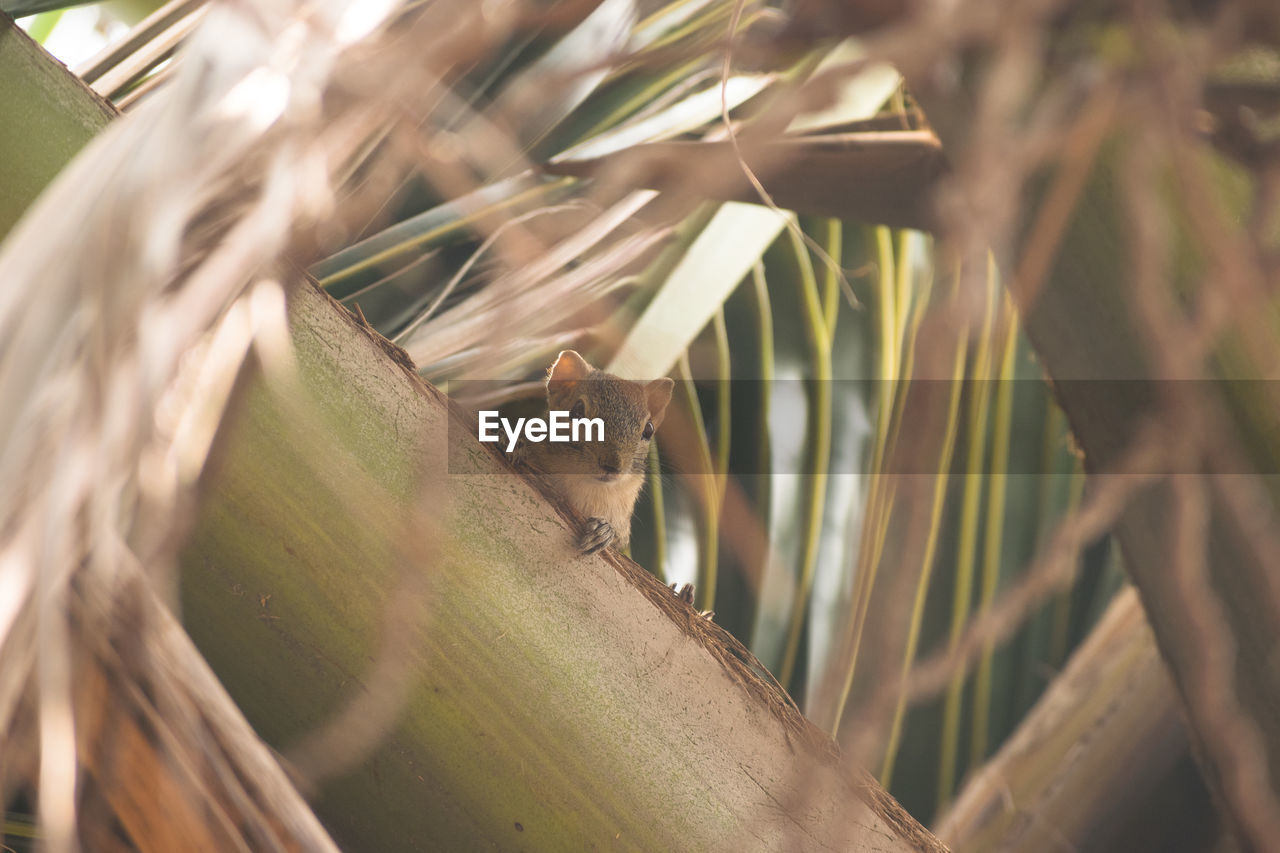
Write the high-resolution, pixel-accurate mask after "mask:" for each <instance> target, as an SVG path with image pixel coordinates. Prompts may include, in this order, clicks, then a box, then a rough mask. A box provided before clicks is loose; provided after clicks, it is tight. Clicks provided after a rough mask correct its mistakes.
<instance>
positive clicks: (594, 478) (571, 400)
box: [515, 350, 675, 554]
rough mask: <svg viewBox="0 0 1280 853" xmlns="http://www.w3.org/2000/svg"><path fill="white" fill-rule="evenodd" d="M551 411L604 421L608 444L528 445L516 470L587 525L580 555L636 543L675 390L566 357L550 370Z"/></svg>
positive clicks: (666, 383) (573, 356)
mask: <svg viewBox="0 0 1280 853" xmlns="http://www.w3.org/2000/svg"><path fill="white" fill-rule="evenodd" d="M546 386H547V411H548V412H553V411H567V412H569V417H570V418H571V419H573V420H578V419H581V418H599V419H600V420H601V421H603V423H604V435H603V439H602V440H597V441H578V442H554V443H553V442H550V441H545V442H537V443H535V442H530V441H524V442H522V443H521V444H520V445H519V446H518V447H517V448H516V451H515V458H516V461H517V463H518V464H520V465H523V466H524V467H527V468H528V469H529V470H530V471H532V472H533V473H535V474H537V475H538V479H539V480H540V481H541V482H542V483H543V484H544V485H545V486H546V488H548V489H549V490H550V491H552V492H554V493H555V494H557V495H559V496H560V497H561V498H563V499H564V500H565V501H567V502H568V503H569V504H570V505H571V506H572V507H573V508H574V509H576V510H577V511H578V512H579V513H581V514H582V516H583V517H585V518H586V519H587V525H586V528H585V529H584V530H583V531H582V533H581V535H580V537H579V540H578V548H579V550H580V551H581V552H582V553H584V554H594V553H595V552H597V551H599V550H601V549H603V548H606V547H608V546H610V545H612V546H614V547H616V548H618V549H624V548H626V547H627V545H628V544H629V543H630V541H631V513H632V511H633V510H634V509H635V505H636V499H637V498H638V497H639V496H640V490H641V488H643V486H644V478H645V473H646V471H647V466H648V456H649V442H650V441H651V440H652V439H653V435H654V432H655V431H656V430H657V429H658V427H659V426H660V425H661V424H662V419H663V416H664V415H665V414H666V411H667V404H668V403H670V402H671V393H672V390H673V389H674V387H675V383H674V382H672V381H671V380H670V379H667V378H663V379H655V380H653V381H652V382H633V381H631V380H628V379H623V378H621V377H618V376H614V375H613V374H611V373H606V372H604V371H603V370H597V369H596V368H594V367H592V366H591V365H590V364H588V363H587V362H586V360H585V359H584V358H583V357H582V356H580V355H578V353H576V352H574V351H573V350H565V351H564V352H562V353H560V355H559V356H558V357H557V358H556V360H555V363H554V364H552V365H551V369H550V370H548V371H547V382H546Z"/></svg>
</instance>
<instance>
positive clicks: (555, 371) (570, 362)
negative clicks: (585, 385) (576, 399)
mask: <svg viewBox="0 0 1280 853" xmlns="http://www.w3.org/2000/svg"><path fill="white" fill-rule="evenodd" d="M591 369H592V368H591V365H589V364H587V361H586V359H584V358H583V357H582V356H580V355H578V354H577V353H576V352H574V351H573V350H571V349H567V350H565V351H564V352H562V353H560V355H559V356H557V357H556V363H555V364H553V365H551V369H550V370H549V371H547V384H548V385H550V384H551V383H552V382H568V383H574V382H577V381H578V380H579V379H586V378H587V374H589V373H590V372H591Z"/></svg>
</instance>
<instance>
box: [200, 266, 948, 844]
mask: <svg viewBox="0 0 1280 853" xmlns="http://www.w3.org/2000/svg"><path fill="white" fill-rule="evenodd" d="M290 314H291V318H292V325H293V339H294V344H295V348H296V353H297V364H298V368H299V369H298V373H297V378H298V381H297V382H296V383H295V384H294V385H293V386H292V387H293V389H294V390H293V391H292V392H289V393H281V392H280V391H279V390H278V383H277V384H276V385H273V386H268V384H267V383H265V382H263V381H261V380H260V379H249V380H248V387H247V388H246V389H245V393H244V396H243V399H242V403H241V406H240V410H239V413H238V415H236V416H235V417H233V418H232V420H231V425H230V426H228V427H224V430H225V434H224V435H222V436H221V437H220V439H219V443H220V449H219V450H218V451H217V457H218V461H217V462H216V463H215V464H214V465H213V467H212V469H211V471H210V473H209V474H208V475H207V477H206V481H205V483H204V488H205V489H206V497H205V500H204V502H203V508H202V510H201V514H200V519H199V522H198V524H197V527H196V530H195V532H194V534H193V536H192V537H191V540H190V543H189V544H188V546H187V549H186V552H185V557H184V561H183V563H184V566H183V572H182V583H183V591H182V607H183V615H184V622H185V624H186V626H187V628H188V631H189V632H190V634H191V636H192V638H193V639H194V640H195V642H196V644H197V646H198V647H199V648H200V649H201V651H202V652H203V653H204V655H205V656H206V658H207V659H208V660H209V662H210V663H211V665H212V666H213V668H214V670H215V671H216V672H217V673H218V675H219V677H220V678H221V680H222V682H223V684H224V685H226V687H227V689H228V691H229V692H230V693H231V695H232V696H233V697H234V698H235V699H236V702H237V703H238V704H239V706H240V707H241V708H242V709H243V710H244V712H245V714H246V715H247V716H248V718H249V719H250V721H251V722H252V723H253V725H254V726H255V728H256V729H257V731H258V732H259V733H260V734H261V735H262V736H263V737H264V738H265V739H266V740H267V741H268V743H271V744H273V745H274V746H275V747H277V748H278V749H282V750H285V751H286V755H287V757H288V758H289V759H290V760H291V761H292V762H293V764H294V766H295V767H297V768H298V769H299V770H301V771H302V772H303V775H305V776H311V777H315V776H324V775H326V774H330V773H334V774H335V775H333V776H332V778H330V779H329V780H328V781H326V782H324V783H323V785H322V786H321V788H320V790H319V793H318V799H317V800H316V802H315V808H316V811H317V813H318V814H319V816H320V817H321V819H322V820H323V821H324V822H325V824H326V825H327V826H328V827H329V828H330V830H331V831H332V832H333V833H334V834H335V836H336V837H337V838H338V840H339V842H340V843H341V844H343V845H344V846H345V847H347V848H349V849H371V850H374V849H376V850H393V849H405V850H410V849H423V848H424V845H425V846H429V847H436V848H439V849H477V848H483V849H524V850H559V849H592V848H603V847H607V848H610V849H647V850H662V849H699V850H730V849H741V848H744V847H745V848H750V849H787V850H796V849H831V850H881V851H883V850H903V851H905V850H931V851H936V850H943V849H945V848H943V847H942V846H941V845H940V844H939V843H938V842H937V841H936V840H934V839H933V837H932V836H931V835H929V834H928V833H927V832H926V831H925V830H923V829H922V828H921V827H920V826H919V825H918V824H917V823H916V822H915V821H914V820H913V819H912V818H910V817H909V816H908V815H907V814H906V813H905V812H903V811H902V810H901V809H900V807H899V806H898V805H897V804H896V803H895V802H893V801H892V799H891V798H889V797H888V795H887V794H885V793H884V792H883V791H882V790H881V789H880V788H879V787H878V786H877V785H876V784H875V783H874V781H872V780H871V779H870V777H868V776H866V775H864V774H863V773H861V772H860V771H857V770H854V769H852V768H849V767H848V766H846V765H844V764H842V763H841V762H840V761H839V759H838V758H837V756H836V755H835V754H834V750H833V746H832V744H831V742H830V741H829V740H828V739H827V738H826V736H825V735H823V734H822V733H820V732H818V731H817V730H816V729H814V728H813V727H812V726H811V725H810V724H809V723H808V722H807V721H806V720H804V718H803V717H801V716H800V715H799V713H798V712H797V711H796V710H795V709H794V707H793V706H792V705H790V704H789V703H788V702H787V701H786V700H785V698H784V697H783V695H782V694H781V693H780V692H779V691H778V690H776V689H775V688H774V687H772V686H770V685H769V684H768V683H766V682H765V681H764V680H762V679H761V678H760V677H759V676H758V675H757V673H756V672H754V671H753V669H752V665H751V662H750V661H751V658H750V656H749V653H747V652H746V651H745V650H744V649H743V648H742V647H741V646H739V645H738V644H737V643H736V641H734V640H733V639H732V638H731V637H730V636H729V635H728V634H727V633H725V632H724V631H723V630H721V629H720V628H719V627H718V626H716V625H714V624H713V623H711V622H708V621H706V620H704V619H702V618H701V617H699V616H698V615H697V614H696V613H694V611H693V610H692V609H691V608H689V607H687V606H686V605H685V604H684V603H683V602H681V601H679V600H678V599H677V598H676V597H675V596H673V595H672V594H671V592H670V590H668V589H667V588H666V587H665V586H663V585H662V584H661V583H660V582H658V581H657V580H656V579H654V578H653V577H652V576H651V575H649V574H648V573H647V572H645V571H644V570H643V569H641V568H639V567H638V566H636V565H635V564H634V563H632V562H631V561H630V560H627V559H626V558H625V557H622V556H619V555H617V554H614V553H608V554H607V555H605V556H598V557H580V556H578V555H577V554H576V552H575V549H574V547H573V542H574V538H573V536H572V535H571V533H570V528H569V526H568V525H567V524H566V522H567V520H568V518H567V516H566V515H565V514H564V513H563V511H561V512H557V510H556V509H555V508H553V507H552V506H551V505H550V504H549V503H547V501H545V500H544V499H543V498H542V497H541V496H540V495H539V493H538V492H537V491H536V490H535V489H534V488H533V487H532V486H530V485H529V484H528V483H527V482H525V481H524V480H523V479H521V478H520V477H519V476H517V475H515V474H514V473H512V472H511V471H510V469H509V468H508V467H507V466H506V464H505V462H503V460H501V459H499V458H498V457H497V456H496V455H494V454H492V453H491V452H489V451H488V450H487V449H486V448H484V447H483V446H482V445H480V444H479V443H478V442H477V441H476V440H475V437H474V433H473V431H472V429H471V427H470V426H469V425H468V424H467V423H465V421H463V420H462V419H461V418H460V416H459V415H458V414H457V413H455V412H451V410H450V406H449V402H448V400H447V399H446V398H445V397H444V396H443V395H442V394H441V393H440V392H439V391H437V390H436V389H434V388H432V387H429V386H428V385H426V384H425V383H424V382H422V380H421V379H420V378H418V377H417V376H416V375H415V374H413V373H412V371H410V370H408V369H406V368H405V366H404V365H403V363H401V364H397V363H396V360H395V359H394V358H393V357H389V352H390V353H391V355H394V354H395V352H394V349H393V348H391V347H390V345H387V344H385V342H382V341H381V340H380V339H378V338H376V336H375V335H374V334H373V333H372V332H370V331H368V330H367V329H366V328H365V327H363V326H361V325H360V324H359V323H358V322H356V321H355V320H354V319H352V318H351V317H350V315H349V314H347V312H346V311H345V310H344V309H341V308H339V307H338V306H337V305H336V303H333V302H332V301H331V300H329V299H328V297H326V296H324V295H322V294H320V293H319V292H318V291H316V290H314V289H313V288H312V287H311V286H310V285H308V284H305V283H304V284H301V285H299V286H297V287H294V288H293V289H292V291H291V307H290ZM366 747H367V749H366ZM365 753H367V754H365ZM344 765H346V766H345V767H344Z"/></svg>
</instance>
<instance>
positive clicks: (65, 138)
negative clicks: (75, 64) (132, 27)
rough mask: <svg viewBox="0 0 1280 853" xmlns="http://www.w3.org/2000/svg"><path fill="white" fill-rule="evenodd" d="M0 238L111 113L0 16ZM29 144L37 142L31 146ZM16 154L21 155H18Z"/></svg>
mask: <svg viewBox="0 0 1280 853" xmlns="http://www.w3.org/2000/svg"><path fill="white" fill-rule="evenodd" d="M0 80H5V81H9V83H10V84H12V85H4V86H0V115H2V116H4V121H0V152H11V153H13V154H14V156H0V187H3V188H4V191H3V192H0V238H3V237H4V235H5V234H6V233H8V231H9V229H10V228H12V227H13V223H15V222H17V221H18V217H19V216H21V215H22V212H23V211H24V210H26V209H27V206H28V205H30V204H31V202H32V201H33V200H34V199H35V197H36V196H37V195H39V194H40V191H41V190H43V189H44V188H45V185H46V184H48V183H49V181H51V180H53V176H54V175H56V174H57V173H58V171H59V170H60V169H61V168H62V167H63V166H64V165H66V162H67V161H68V160H70V159H71V157H72V156H73V155H74V154H75V153H76V152H77V151H79V150H80V149H81V148H83V147H84V145H85V143H87V142H88V141H89V140H90V139H92V138H93V136H94V134H96V133H97V132H98V131H99V130H101V129H102V128H103V127H105V126H106V124H107V122H109V121H110V120H111V119H112V118H114V117H115V115H116V109H115V107H113V106H111V105H110V104H108V103H107V102H106V101H104V100H102V99H101V98H99V97H98V96H97V95H95V94H94V93H93V90H92V89H90V88H89V87H88V86H86V85H85V84H84V83H82V82H81V81H80V79H79V78H78V77H76V76H75V75H74V74H69V73H67V70H66V69H65V68H64V67H62V66H61V65H58V64H56V63H54V62H52V61H51V60H50V57H49V54H47V53H45V51H44V49H43V48H41V47H40V45H38V44H36V43H35V42H33V41H32V40H31V39H30V38H28V37H27V34H26V33H24V32H23V31H22V30H20V29H18V28H17V27H16V26H14V24H13V22H12V21H10V20H9V19H8V18H7V17H6V16H4V15H3V14H2V13H0ZM32 141H38V144H36V145H32V144H31V142H32ZM16 152H21V154H20V155H18V154H17V153H16Z"/></svg>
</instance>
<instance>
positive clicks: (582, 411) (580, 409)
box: [569, 400, 587, 418]
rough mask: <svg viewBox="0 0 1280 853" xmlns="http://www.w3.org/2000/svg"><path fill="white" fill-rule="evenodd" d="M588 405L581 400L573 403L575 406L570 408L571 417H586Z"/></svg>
mask: <svg viewBox="0 0 1280 853" xmlns="http://www.w3.org/2000/svg"><path fill="white" fill-rule="evenodd" d="M586 414H587V406H586V404H585V403H583V402H582V401H581V400H579V401H578V402H576V403H574V404H573V408H572V409H570V410H569V417H571V418H582V417H586Z"/></svg>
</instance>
